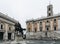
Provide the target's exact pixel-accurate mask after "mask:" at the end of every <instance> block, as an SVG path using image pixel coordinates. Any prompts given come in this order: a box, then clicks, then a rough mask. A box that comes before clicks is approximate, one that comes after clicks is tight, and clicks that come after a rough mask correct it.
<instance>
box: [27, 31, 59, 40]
mask: <svg viewBox="0 0 60 44" xmlns="http://www.w3.org/2000/svg"><path fill="white" fill-rule="evenodd" d="M57 32H58V31H52V32H47V38H52V39H60V33H57ZM41 38H46V35H45V32H28V33H27V34H26V39H41Z"/></svg>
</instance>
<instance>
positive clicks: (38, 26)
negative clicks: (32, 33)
mask: <svg viewBox="0 0 60 44" xmlns="http://www.w3.org/2000/svg"><path fill="white" fill-rule="evenodd" d="M37 25H38V29H37V31H40V23H39V22H38V23H37Z"/></svg>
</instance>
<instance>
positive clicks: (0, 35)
mask: <svg viewBox="0 0 60 44" xmlns="http://www.w3.org/2000/svg"><path fill="white" fill-rule="evenodd" d="M0 40H3V32H0Z"/></svg>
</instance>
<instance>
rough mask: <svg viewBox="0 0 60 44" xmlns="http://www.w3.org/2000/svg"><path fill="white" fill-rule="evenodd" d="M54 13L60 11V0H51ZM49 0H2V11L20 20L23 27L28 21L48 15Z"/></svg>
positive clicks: (0, 9)
mask: <svg viewBox="0 0 60 44" xmlns="http://www.w3.org/2000/svg"><path fill="white" fill-rule="evenodd" d="M50 3H51V4H52V5H53V7H54V8H53V11H54V14H57V13H60V0H51V1H50ZM48 4H49V0H0V12H2V13H4V14H6V15H8V16H10V17H12V18H14V19H16V20H18V21H19V22H20V23H21V25H22V27H23V28H26V21H27V20H29V19H32V18H33V19H36V18H40V17H41V16H42V17H43V16H46V15H47V5H48Z"/></svg>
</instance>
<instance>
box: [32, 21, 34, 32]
mask: <svg viewBox="0 0 60 44" xmlns="http://www.w3.org/2000/svg"><path fill="white" fill-rule="evenodd" d="M32 31H34V23H33V22H32Z"/></svg>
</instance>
